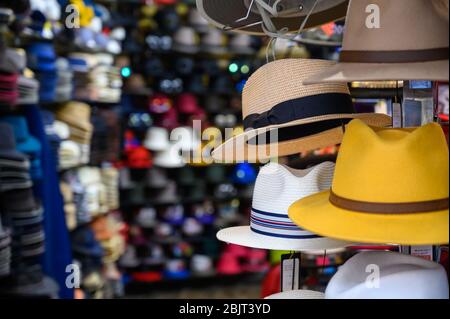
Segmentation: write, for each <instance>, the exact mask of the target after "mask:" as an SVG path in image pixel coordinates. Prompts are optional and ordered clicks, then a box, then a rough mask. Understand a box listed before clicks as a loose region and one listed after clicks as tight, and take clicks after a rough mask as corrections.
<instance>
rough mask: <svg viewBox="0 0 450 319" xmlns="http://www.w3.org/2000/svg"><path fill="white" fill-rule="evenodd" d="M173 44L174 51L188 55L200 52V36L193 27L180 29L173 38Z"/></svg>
mask: <svg viewBox="0 0 450 319" xmlns="http://www.w3.org/2000/svg"><path fill="white" fill-rule="evenodd" d="M173 42H174V44H173V49H174V51H177V52H182V53H187V54H195V53H197V52H198V42H199V39H198V35H197V33H196V32H195V30H194V29H193V28H191V27H188V26H183V27H181V28H179V29H178V30H177V32H176V33H175V34H174V36H173Z"/></svg>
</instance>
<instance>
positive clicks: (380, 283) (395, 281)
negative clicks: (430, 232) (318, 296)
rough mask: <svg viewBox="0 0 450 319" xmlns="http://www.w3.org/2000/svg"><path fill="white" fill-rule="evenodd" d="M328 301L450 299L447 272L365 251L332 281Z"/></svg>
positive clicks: (394, 255)
mask: <svg viewBox="0 0 450 319" xmlns="http://www.w3.org/2000/svg"><path fill="white" fill-rule="evenodd" d="M325 298H326V299H448V298H449V294H448V280H447V274H446V272H445V269H444V268H443V267H442V266H441V265H439V264H437V263H434V262H431V261H428V260H425V259H423V258H418V257H413V256H410V255H405V254H400V253H394V252H387V251H371V252H363V253H360V254H358V255H356V256H354V257H352V258H350V259H349V260H348V261H347V262H346V263H345V264H344V265H343V266H341V267H340V268H339V270H338V271H337V273H336V274H335V275H334V276H333V278H331V280H330V282H329V284H328V287H327V289H326V291H325Z"/></svg>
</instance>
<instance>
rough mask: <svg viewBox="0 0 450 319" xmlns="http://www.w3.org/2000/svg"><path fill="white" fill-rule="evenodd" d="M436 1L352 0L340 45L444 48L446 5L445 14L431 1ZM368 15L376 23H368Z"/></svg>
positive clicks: (352, 47)
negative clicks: (342, 40)
mask: <svg viewBox="0 0 450 319" xmlns="http://www.w3.org/2000/svg"><path fill="white" fill-rule="evenodd" d="M438 2H442V1H441V0H433V1H430V0H397V1H390V0H352V1H350V5H349V9H348V13H347V21H346V33H345V36H344V42H343V48H342V49H343V50H344V51H345V50H355V51H397V50H399V51H403V50H425V49H435V48H448V46H449V29H448V23H449V22H448V8H447V12H446V15H447V18H446V17H445V14H443V13H442V12H440V11H438V10H439V9H438V8H439V7H440V6H439V5H433V3H438ZM446 2H447V6H448V1H446ZM372 18H373V19H374V21H373V22H379V25H378V23H376V24H373V25H372V24H371V23H370V20H371V19H372ZM368 20H369V21H368ZM377 20H378V21H377ZM367 22H369V24H368V23H367ZM431 30H432V32H431ZM408 35H414V36H408Z"/></svg>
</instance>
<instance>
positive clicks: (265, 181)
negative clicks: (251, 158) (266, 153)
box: [252, 162, 335, 216]
mask: <svg viewBox="0 0 450 319" xmlns="http://www.w3.org/2000/svg"><path fill="white" fill-rule="evenodd" d="M334 166H335V165H334V163H332V162H324V163H322V164H319V165H317V166H314V167H312V168H309V169H306V170H296V169H293V168H290V167H287V166H285V165H280V164H277V163H269V164H267V165H265V166H263V167H262V168H261V170H260V172H259V174H258V177H257V179H256V183H255V189H254V194H253V204H252V206H253V208H255V209H258V210H262V211H266V212H272V213H277V214H283V215H286V216H287V214H288V209H289V206H291V205H292V203H294V202H295V201H297V200H298V199H299V198H303V197H306V196H309V195H311V194H314V193H318V192H320V191H323V190H328V189H329V188H330V186H331V183H332V179H333V171H334Z"/></svg>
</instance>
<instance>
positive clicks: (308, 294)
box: [264, 290, 325, 300]
mask: <svg viewBox="0 0 450 319" xmlns="http://www.w3.org/2000/svg"><path fill="white" fill-rule="evenodd" d="M264 299H273V300H277V299H278V300H287V299H325V294H324V293H323V292H319V291H313V290H291V291H285V292H280V293H278V294H273V295H270V296H268V297H266V298H264Z"/></svg>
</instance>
